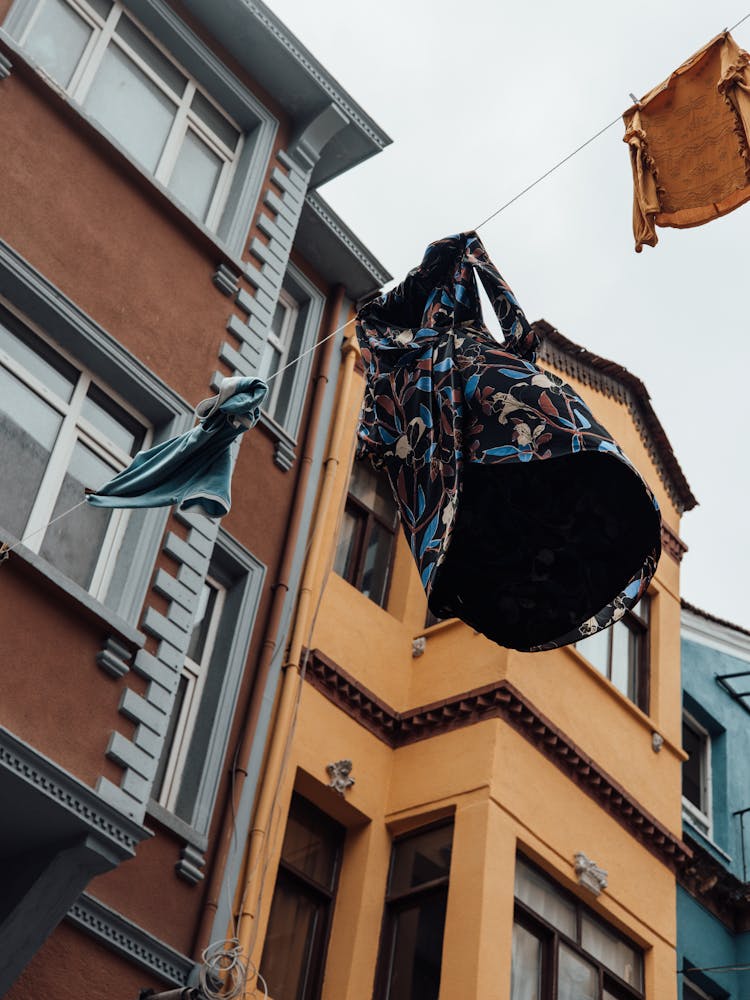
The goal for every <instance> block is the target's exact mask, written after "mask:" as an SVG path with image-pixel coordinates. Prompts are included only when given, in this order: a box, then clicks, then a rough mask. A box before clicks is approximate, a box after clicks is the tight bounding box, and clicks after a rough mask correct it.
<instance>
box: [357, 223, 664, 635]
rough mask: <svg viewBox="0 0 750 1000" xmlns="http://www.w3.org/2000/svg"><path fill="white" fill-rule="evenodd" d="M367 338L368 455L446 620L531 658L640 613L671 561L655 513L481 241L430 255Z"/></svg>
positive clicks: (390, 298)
mask: <svg viewBox="0 0 750 1000" xmlns="http://www.w3.org/2000/svg"><path fill="white" fill-rule="evenodd" d="M477 274H478V275H479V277H480V279H481V280H482V283H483V285H484V288H485V290H486V291H487V294H488V296H489V298H490V301H491V302H492V305H493V308H494V309H495V312H496V313H497V316H498V319H499V320H500V323H501V326H502V329H503V333H504V334H505V338H506V339H505V341H504V342H503V343H502V344H500V343H498V341H496V340H495V339H494V338H493V337H492V335H491V334H490V333H489V331H488V330H487V328H486V327H485V326H484V323H483V320H482V312H481V305H480V301H479V295H478V288H477V283H476V275H477ZM357 336H358V339H359V343H360V347H361V349H362V358H363V362H364V365H365V371H366V375H367V387H366V391H365V399H364V404H363V408H362V414H361V419H360V426H359V431H358V434H359V443H358V444H359V446H358V454H359V456H360V457H363V456H365V455H367V456H369V458H370V460H371V461H372V462H373V464H374V465H375V467H376V468H382V469H384V470H385V472H386V473H387V474H388V477H389V480H390V483H391V487H392V489H393V493H394V496H395V498H396V501H397V504H398V508H399V514H400V518H401V524H402V527H403V530H404V533H405V535H406V538H407V541H408V542H409V545H410V547H411V551H412V554H413V556H414V559H415V561H416V564H417V568H418V570H419V573H420V577H421V580H422V584H423V586H424V588H425V592H426V594H427V598H428V603H429V607H430V609H431V611H432V612H433V613H434V614H435V615H437V616H438V617H440V618H449V617H458V618H461V619H462V620H463V621H464V622H466V623H467V624H468V625H470V626H472V627H473V628H475V629H477V630H478V631H480V632H483V633H484V634H485V635H486V636H488V637H489V638H490V639H493V640H494V641H495V642H497V643H499V644H500V645H503V646H508V647H510V648H513V649H519V650H524V651H532V650H538V649H553V648H555V647H557V646H563V645H566V644H568V643H572V642H575V641H577V640H579V639H582V638H584V637H586V636H589V635H593V634H594V633H595V632H598V631H600V630H601V629H603V628H607V627H608V626H609V625H612V624H613V623H614V622H615V621H617V620H618V619H619V618H621V617H622V615H623V614H624V613H625V611H626V610H627V609H628V608H631V607H633V606H634V605H635V604H636V603H637V602H638V600H639V599H640V598H641V596H642V595H643V593H644V592H645V590H646V587H647V586H648V583H649V581H650V579H651V577H652V576H653V574H654V571H655V569H656V563H657V560H658V558H659V554H660V544H661V543H660V539H661V519H660V515H659V510H658V505H657V503H656V500H655V498H654V496H653V494H652V493H651V491H650V490H649V488H648V486H646V484H645V483H644V481H643V480H642V479H641V477H640V475H639V474H638V472H637V471H636V469H635V468H634V466H633V465H632V464H631V463H630V462H629V461H628V459H627V458H626V457H625V455H624V454H623V452H622V451H621V450H620V448H619V446H618V445H617V444H616V443H615V441H614V440H613V439H612V437H611V435H610V434H609V433H608V432H607V431H606V430H605V428H604V427H602V425H601V424H600V423H598V421H597V420H596V418H595V417H594V416H593V414H592V413H591V411H590V410H589V409H588V407H587V406H586V404H585V403H584V402H583V400H582V399H581V397H580V396H579V395H578V394H577V393H576V392H575V391H574V390H573V389H572V388H571V387H570V386H569V385H567V384H566V383H565V382H563V381H562V380H561V379H560V378H558V377H557V376H556V375H554V374H552V373H550V372H546V371H544V370H543V369H541V368H539V367H537V365H536V364H535V351H536V349H537V347H538V340H537V337H536V334H535V332H534V330H533V328H532V327H531V326H530V324H529V322H528V321H527V319H526V317H525V315H524V313H523V311H522V310H521V308H520V306H519V305H518V303H517V302H516V299H515V298H514V296H513V293H512V292H511V290H510V288H509V287H508V285H507V284H506V283H505V281H504V280H503V278H502V277H501V276H500V274H499V273H498V271H497V270H496V269H495V267H494V266H493V264H492V263H491V261H490V260H489V258H488V256H487V253H486V251H485V249H484V247H483V246H482V244H481V242H480V240H479V238H478V237H477V235H476V233H463V234H461V235H458V236H449V237H447V238H446V239H442V240H438V241H437V242H435V243H432V244H431V245H430V246H429V247H428V248H427V251H426V253H425V256H424V260H423V261H422V263H421V264H420V266H419V267H417V268H415V269H414V270H412V271H411V272H410V273H409V274H408V275H407V277H406V279H405V280H404V282H403V283H402V284H401V285H399V286H398V287H397V288H395V289H393V291H391V292H388V293H387V294H385V295H383V296H381V297H379V298H377V299H374V300H372V301H371V302H368V303H367V304H366V305H365V306H363V308H362V309H361V310H360V312H359V314H358V316H357Z"/></svg>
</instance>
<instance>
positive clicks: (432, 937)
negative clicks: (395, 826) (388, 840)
mask: <svg viewBox="0 0 750 1000" xmlns="http://www.w3.org/2000/svg"><path fill="white" fill-rule="evenodd" d="M452 843H453V824H444V825H442V826H439V827H433V828H432V829H428V830H420V831H419V832H417V833H413V834H409V835H408V836H406V837H402V838H400V839H399V840H396V841H394V844H393V849H392V851H391V870H390V875H389V878H388V889H387V895H386V901H385V921H384V929H383V937H382V941H381V949H380V957H379V959H378V973H377V978H378V984H379V985H378V987H377V989H376V995H377V996H382V997H384V998H387V1000H438V996H439V993H440V965H441V961H442V956H443V930H444V927H445V911H446V906H447V903H448V878H449V874H450V860H451V848H452Z"/></svg>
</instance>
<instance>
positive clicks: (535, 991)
mask: <svg viewBox="0 0 750 1000" xmlns="http://www.w3.org/2000/svg"><path fill="white" fill-rule="evenodd" d="M515 896H516V911H515V923H514V928H513V955H512V965H511V1000H541V998H542V997H544V1000H636V998H641V997H643V995H644V993H643V955H642V953H641V952H640V951H639V950H638V949H637V948H636V947H635V945H633V944H631V943H630V942H629V941H627V940H625V938H623V937H621V936H620V935H619V934H618V933H616V932H615V931H614V930H612V929H610V928H609V927H607V926H605V925H604V924H603V923H602V921H601V920H599V918H598V917H595V916H594V915H593V914H592V913H591V912H590V911H589V910H588V909H587V908H586V907H585V906H584V905H583V904H582V903H581V902H579V901H578V900H577V899H576V898H575V897H574V896H571V895H570V894H569V893H567V892H565V891H564V890H563V889H561V888H560V887H559V886H558V885H556V884H555V883H554V882H553V881H552V880H551V879H549V878H548V877H547V876H546V875H544V874H543V873H542V872H540V871H539V870H538V869H536V868H535V867H534V866H533V865H531V864H529V863H528V862H526V861H525V860H523V859H521V858H519V859H518V861H517V868H516V890H515Z"/></svg>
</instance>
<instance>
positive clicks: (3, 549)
mask: <svg viewBox="0 0 750 1000" xmlns="http://www.w3.org/2000/svg"><path fill="white" fill-rule="evenodd" d="M749 18H750V11H749V12H748V13H747V14H745V15H744V17H741V18H740V19H739V21H737V22H736V23H735V24H733V25H732V26H731V27H730V28H726V29H725V31H727V32H732V31H734V30H735V29H736V28H739V27H740V25H742V24H744V23H745V21H747V20H748V19H749ZM620 121H622V115H621V114H618V116H617V117H616V118H613V119H612V121H611V122H609V123H608V124H607V125H604V126H603V127H602V128H600V129H599V130H598V131H597V132H595V133H594V134H593V135H592V136H590V137H589V138H588V139H586V141H585V142H582V143H581V144H580V146H577V147H576V148H575V149H574V150H572V151H571V152H570V153H568V154H567V155H566V156H564V157H563V158H562V159H561V160H558V161H557V163H555V164H554V165H553V166H551V167H550V168H549V169H548V170H546V171H545V172H544V173H543V174H541V175H540V176H539V177H537V178H536V180H534V181H532V182H531V183H530V184H527V185H526V187H524V188H522V190H521V191H519V192H518V193H517V194H516V195H514V196H513V197H512V198H510V199H509V200H508V201H506V202H504V204H502V205H501V206H500V207H499V208H497V209H495V211H494V212H492V213H491V214H490V215H488V216H487V217H486V218H485V219H483V220H482V221H481V222H480V223H479V225H477V226H475V227H474V232H477V231H478V230H479V229H481V228H482V227H483V226H486V225H487V223H488V222H491V221H492V220H493V219H495V218H497V216H498V215H500V213H501V212H504V211H505V209H506V208H509V207H510V206H511V205H513V204H514V203H515V202H517V201H518V200H519V199H520V198H522V197H523V196H524V195H525V194H528V192H529V191H531V190H532V189H533V188H535V187H536V186H537V185H538V184H541V182H542V181H544V180H546V179H547V178H548V177H549V176H551V175H552V174H553V173H555V171H556V170H559V169H560V167H562V166H564V165H565V164H566V163H567V162H568V161H569V160H572V159H573V157H574V156H576V155H577V154H578V153H580V152H582V151H583V150H584V149H586V147H587V146H590V145H591V143H592V142H595V141H596V140H597V139H598V138H599V137H600V136H602V135H604V133H605V132H608V131H609V129H611V128H613V127H614V126H615V125H616V124H617V123H618V122H620ZM355 321H356V317H352V318H351V319H349V320H347V321H346V323H342V324H341V326H338V327H336V329H335V330H333V331H332V332H331V333H329V334H327V335H326V336H325V337H323V338H322V339H321V340H318V341H317V342H316V343H315V344H313V346H312V347H309V348H307V350H304V351H301V352H300V353H299V354H298V355H297V356H296V357H294V358H292V359H291V361H288V362H287V363H286V364H285V365H283V367H281V368H279V369H278V370H277V371H275V372H273V373H272V374H270V375H269V376H268V377H267V378H266V379H265V381H266V382H267V383H270V382H272V381H273V380H274V379H275V378H277V377H278V376H279V375H281V374H283V373H284V372H285V371H288V370H289V369H290V368H292V367H294V365H296V364H298V363H299V362H300V361H301V360H302V359H303V358H305V357H307V356H308V355H309V354H313V353H314V352H315V351H317V350H318V348H319V347H322V345H323V344H325V343H327V341H329V340H331V339H332V338H333V337H335V336H337V335H338V334H339V333H341V332H342V331H344V330H346V329H347V328H348V327H350V326H351V325H352V324H353V323H354V322H355ZM85 502H86V498H85V497H84V499H83V500H81V501H79V502H78V503H76V504H75V505H74V506H73V507H71V508H69V509H68V510H66V511H63V512H62V513H61V514H58V515H57V517H54V518H52V520H50V521H48V522H47V524H44V525H42V526H41V527H39V528H36V529H35V530H34V531H32V532H30V533H29V534H28V535H25V536H24V537H23V538H21V539H19V540H18V541H17V542H15V543H14V544H13V545H11V546H9V545H8V544H7V542H6V543H3V544H2V545H0V564H1V563H2V562H4V561H5V560H6V559H7V558H8V556H9V554H10V553H11V552H12V551H13V550H14V549H16V548H17V547H18V546H19V545H21V544H22V543H24V542H26V541H27V540H28V539H29V538H32V537H33V536H34V535H37V534H39V532H41V531H44V530H45V529H46V528H48V527H49V526H50V525H51V524H54V523H55V522H56V521H59V520H61V519H62V518H64V517H67V516H68V514H72V513H73V511H75V510H77V509H78V508H79V507H81V506H83V504H84V503H85Z"/></svg>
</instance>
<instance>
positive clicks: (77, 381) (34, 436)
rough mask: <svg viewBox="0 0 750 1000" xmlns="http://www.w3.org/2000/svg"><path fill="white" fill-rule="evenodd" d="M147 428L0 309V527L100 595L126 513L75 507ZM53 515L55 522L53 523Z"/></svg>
mask: <svg viewBox="0 0 750 1000" xmlns="http://www.w3.org/2000/svg"><path fill="white" fill-rule="evenodd" d="M145 440H146V427H145V426H144V425H143V423H141V422H140V421H139V420H138V418H137V417H136V416H135V415H134V414H132V413H130V412H129V411H128V410H127V409H126V407H125V405H124V404H122V403H121V402H119V401H117V400H115V399H114V398H113V397H112V394H111V393H110V392H108V391H107V390H106V389H105V387H104V386H103V385H101V384H99V383H97V382H96V381H95V380H94V377H93V376H92V375H91V374H90V373H89V372H87V371H85V370H84V369H83V368H77V367H75V366H74V365H73V364H72V363H71V362H70V361H68V360H67V359H66V358H63V357H62V356H61V355H60V354H58V353H57V352H56V351H54V350H53V348H52V347H51V346H50V345H49V344H48V343H47V342H46V341H45V340H43V339H42V338H41V337H39V336H37V335H36V334H34V333H32V332H31V331H30V330H29V329H27V328H26V327H25V326H24V325H23V324H21V323H20V322H19V321H18V320H17V319H16V318H15V317H14V316H13V315H12V314H11V313H9V312H7V311H6V310H3V309H0V461H1V462H2V463H3V468H5V469H14V470H15V473H14V475H12V476H9V475H6V476H3V477H2V479H0V511H2V514H0V520H1V521H2V527H3V528H4V529H5V530H6V531H8V532H10V533H11V534H12V535H13V536H15V537H16V538H24V539H25V541H24V544H25V545H26V546H27V548H29V549H31V550H32V551H33V552H38V553H40V554H41V555H42V556H44V558H45V559H47V560H49V562H51V563H52V564H53V565H54V566H56V567H57V568H58V569H59V570H61V571H62V572H63V573H64V574H65V575H66V576H67V577H69V578H70V579H72V580H74V581H75V582H76V583H78V584H80V585H81V586H82V587H84V588H86V589H87V590H89V591H90V592H91V593H92V594H93V595H94V596H95V597H97V598H99V599H100V600H104V596H105V594H106V591H107V587H108V585H109V580H110V578H111V573H112V570H113V566H114V561H115V558H116V556H117V553H118V550H119V548H120V544H121V542H122V538H123V533H124V530H125V526H126V524H127V521H128V518H129V516H130V512H129V511H126V510H107V509H96V508H93V507H88V506H81V507H79V508H78V509H77V510H74V511H72V512H71V513H69V514H66V516H65V517H64V518H61V519H60V520H55V519H56V518H58V517H59V516H60V515H61V514H64V513H65V512H66V511H68V510H70V508H72V507H74V506H75V504H76V503H78V502H80V501H81V500H83V498H84V490H85V489H86V488H88V489H98V488H99V487H100V486H103V485H104V483H106V482H107V481H108V480H110V479H111V478H112V477H113V476H114V475H115V474H116V473H117V472H119V471H120V470H121V469H123V468H125V466H126V465H128V464H129V462H130V459H131V458H132V456H133V455H135V453H136V452H137V451H138V450H139V448H140V447H141V446H142V445H143V444H144V442H145ZM51 522H54V523H51Z"/></svg>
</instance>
